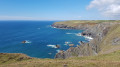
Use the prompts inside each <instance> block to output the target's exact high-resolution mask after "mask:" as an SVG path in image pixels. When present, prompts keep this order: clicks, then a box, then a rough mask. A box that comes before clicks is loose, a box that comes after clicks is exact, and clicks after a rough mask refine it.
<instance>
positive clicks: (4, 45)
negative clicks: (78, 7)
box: [0, 21, 87, 58]
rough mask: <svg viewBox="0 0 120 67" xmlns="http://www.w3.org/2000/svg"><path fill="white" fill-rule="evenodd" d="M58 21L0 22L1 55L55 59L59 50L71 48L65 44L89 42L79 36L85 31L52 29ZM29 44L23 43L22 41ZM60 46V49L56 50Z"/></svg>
mask: <svg viewBox="0 0 120 67" xmlns="http://www.w3.org/2000/svg"><path fill="white" fill-rule="evenodd" d="M54 22H56V21H0V53H24V54H26V55H28V56H30V57H36V58H54V56H55V54H56V53H57V52H58V51H59V50H67V49H68V48H69V47H70V46H68V45H65V42H69V43H70V44H75V45H74V47H75V46H77V45H80V44H79V43H78V42H79V41H84V42H87V40H86V39H85V38H84V37H82V36H77V35H76V34H77V33H81V32H82V31H83V30H68V29H56V28H52V27H51V24H53V23H54ZM25 40H26V41H29V43H25V44H24V43H21V42H22V41H25ZM55 45H60V48H55V47H54V46H55Z"/></svg>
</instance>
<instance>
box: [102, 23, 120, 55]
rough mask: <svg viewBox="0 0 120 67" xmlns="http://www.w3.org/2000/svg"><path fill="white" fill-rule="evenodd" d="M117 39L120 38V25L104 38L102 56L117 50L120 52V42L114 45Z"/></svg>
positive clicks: (114, 27)
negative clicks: (113, 42)
mask: <svg viewBox="0 0 120 67" xmlns="http://www.w3.org/2000/svg"><path fill="white" fill-rule="evenodd" d="M117 37H120V24H119V25H115V26H113V27H112V28H111V29H110V31H109V32H108V34H107V36H105V37H104V39H103V41H102V43H101V50H102V51H101V52H100V54H107V53H111V52H113V51H116V50H120V42H119V44H116V45H112V41H113V40H114V38H117Z"/></svg>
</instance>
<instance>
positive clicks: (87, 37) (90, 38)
mask: <svg viewBox="0 0 120 67" xmlns="http://www.w3.org/2000/svg"><path fill="white" fill-rule="evenodd" d="M84 37H85V38H86V39H89V40H92V39H93V38H92V37H89V36H84Z"/></svg>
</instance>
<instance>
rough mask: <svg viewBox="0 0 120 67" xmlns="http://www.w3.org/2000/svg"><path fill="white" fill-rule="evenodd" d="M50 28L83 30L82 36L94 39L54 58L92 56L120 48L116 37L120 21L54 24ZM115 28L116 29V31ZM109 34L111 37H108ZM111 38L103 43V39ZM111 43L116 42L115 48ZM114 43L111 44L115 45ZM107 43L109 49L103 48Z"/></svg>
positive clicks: (119, 28) (119, 40) (119, 37)
mask: <svg viewBox="0 0 120 67" xmlns="http://www.w3.org/2000/svg"><path fill="white" fill-rule="evenodd" d="M52 26H53V27H56V28H62V29H81V30H85V31H84V32H83V33H82V34H83V35H89V36H91V37H93V38H94V39H93V40H91V41H90V42H89V43H83V44H81V45H80V46H77V47H71V48H69V49H68V50H66V51H64V52H60V53H57V54H56V56H55V58H63V59H65V58H69V57H82V56H93V55H98V54H103V53H110V52H113V51H116V50H119V48H120V43H119V42H120V36H119V35H116V34H120V32H118V31H119V30H120V21H102V20H101V21H67V22H56V23H54V24H53V25H52ZM116 27H118V29H117V28H116ZM113 31H114V32H113ZM110 33H111V35H109V34H110ZM112 33H114V34H112ZM108 35H109V36H108ZM111 36H112V38H113V39H111V40H109V41H108V40H106V41H105V38H111ZM114 39H115V40H114ZM111 41H115V42H118V43H117V48H116V45H113V44H112V45H111ZM106 42H107V43H106ZM115 42H113V43H114V44H115ZM104 43H106V44H104ZM108 43H110V45H109V48H107V49H106V48H105V47H106V46H107V45H108ZM111 46H112V47H114V49H113V50H112V49H111V48H112V47H111ZM110 49H111V51H110Z"/></svg>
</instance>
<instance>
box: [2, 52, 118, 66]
mask: <svg viewBox="0 0 120 67" xmlns="http://www.w3.org/2000/svg"><path fill="white" fill-rule="evenodd" d="M9 56H10V55H9ZM9 56H5V57H4V58H8V57H9ZM11 56H13V55H12V54H11ZM15 60H16V59H15ZM11 61H12V60H11ZM64 65H67V66H68V67H119V66H120V51H116V52H113V53H110V54H104V55H98V56H90V57H80V58H78V57H76V58H69V59H65V60H63V59H35V58H34V59H29V60H22V61H17V60H16V61H15V62H13V63H7V62H6V63H3V64H1V65H0V67H63V66H64Z"/></svg>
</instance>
